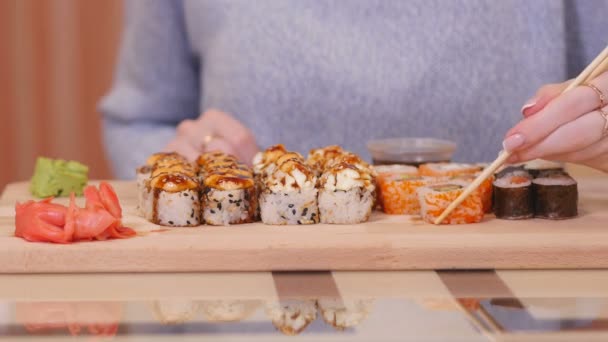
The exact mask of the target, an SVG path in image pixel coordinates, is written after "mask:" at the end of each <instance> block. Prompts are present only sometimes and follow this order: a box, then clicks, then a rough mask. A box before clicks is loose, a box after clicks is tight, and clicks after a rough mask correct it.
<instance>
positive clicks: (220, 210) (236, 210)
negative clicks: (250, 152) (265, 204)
mask: <svg viewBox="0 0 608 342" xmlns="http://www.w3.org/2000/svg"><path fill="white" fill-rule="evenodd" d="M242 167H243V168H242V169H239V168H229V169H216V170H211V171H209V173H208V174H207V176H206V177H205V180H204V182H203V191H202V202H201V204H202V208H203V209H202V210H203V221H204V222H205V223H207V224H210V225H215V226H220V225H223V226H227V225H231V224H242V223H251V222H254V220H255V217H256V213H257V210H258V198H257V195H256V188H255V182H254V180H253V173H252V172H251V171H250V170H249V169H248V168H247V167H246V166H242Z"/></svg>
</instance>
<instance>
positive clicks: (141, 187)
mask: <svg viewBox="0 0 608 342" xmlns="http://www.w3.org/2000/svg"><path fill="white" fill-rule="evenodd" d="M163 160H164V163H165V164H167V163H185V162H186V159H185V158H184V157H182V156H181V155H179V154H177V153H174V152H160V153H154V154H153V155H151V156H150V157H148V159H147V160H146V163H145V165H143V166H140V167H138V168H137V169H136V170H135V174H136V184H137V210H138V211H139V212H140V214H141V215H143V214H144V212H143V210H144V198H145V195H146V181H148V180H149V179H150V177H151V176H152V170H154V168H155V167H156V165H157V164H159V162H160V163H163Z"/></svg>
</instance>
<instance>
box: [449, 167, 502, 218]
mask: <svg viewBox="0 0 608 342" xmlns="http://www.w3.org/2000/svg"><path fill="white" fill-rule="evenodd" d="M480 173H481V172H478V173H476V174H474V175H468V174H467V175H459V176H455V177H452V179H454V180H462V181H465V182H467V185H468V184H469V183H471V182H473V181H474V180H475V178H477V176H479V174H480ZM493 182H494V176H490V177H488V178H487V179H485V180H484V181H483V182H482V183H481V184H480V185H479V187H478V188H477V189H476V190H475V191H477V192H478V193H479V196H481V202H482V203H483V212H484V213H491V212H492V210H493V209H492V201H493V185H492V183H493Z"/></svg>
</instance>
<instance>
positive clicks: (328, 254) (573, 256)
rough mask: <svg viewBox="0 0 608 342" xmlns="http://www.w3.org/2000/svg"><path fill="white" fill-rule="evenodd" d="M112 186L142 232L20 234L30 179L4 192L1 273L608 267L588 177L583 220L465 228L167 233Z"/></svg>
mask: <svg viewBox="0 0 608 342" xmlns="http://www.w3.org/2000/svg"><path fill="white" fill-rule="evenodd" d="M91 183H92V184H95V182H91ZM112 184H113V185H114V187H115V189H116V191H117V193H118V196H119V198H120V201H121V204H122V206H123V210H124V215H125V217H124V220H123V221H124V224H125V225H126V226H129V227H132V228H134V229H136V230H137V231H138V233H139V236H137V237H135V238H132V239H127V240H112V241H96V242H82V243H76V244H71V245H55V244H48V243H30V242H26V241H24V240H22V239H19V238H16V237H14V236H13V232H14V204H15V201H23V200H26V199H30V196H29V193H28V188H27V186H28V185H27V183H15V184H11V185H9V186H8V187H7V188H6V190H5V192H4V194H3V196H2V197H1V198H0V273H60V272H167V271H172V272H186V271H279V270H394V269H488V268H495V269H541V268H608V180H606V178H603V179H602V178H597V179H582V180H581V179H579V194H580V203H579V211H580V217H578V218H575V219H571V220H565V221H548V220H540V219H532V220H525V221H505V220H498V219H496V218H494V217H493V216H492V215H487V216H486V218H485V219H484V221H483V222H481V223H478V224H471V225H459V226H433V225H429V224H425V223H422V222H420V220H419V219H416V218H413V217H410V216H389V215H385V214H382V213H374V214H373V215H372V217H371V219H370V221H369V222H366V223H362V224H357V225H324V224H317V225H310V226H267V225H264V224H262V223H254V224H246V225H235V226H229V227H214V226H199V227H196V228H169V229H166V227H160V226H157V225H153V224H151V223H149V222H147V221H146V220H144V219H143V218H141V217H139V216H137V214H136V211H135V205H136V187H135V184H134V183H131V182H113V183H112ZM80 201H82V199H80ZM60 202H62V203H66V204H67V199H60ZM82 203H83V202H80V204H82Z"/></svg>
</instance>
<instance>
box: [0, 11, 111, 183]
mask: <svg viewBox="0 0 608 342" xmlns="http://www.w3.org/2000/svg"><path fill="white" fill-rule="evenodd" d="M122 10H123V8H122V0H0V118H1V119H0V151H1V152H0V191H1V190H2V189H3V188H4V186H5V185H6V184H7V183H8V182H12V181H17V180H25V179H28V178H29V177H30V176H31V174H32V172H33V166H34V162H35V160H36V157H37V156H49V157H53V158H63V159H72V160H78V161H81V162H83V163H85V164H87V165H89V167H90V170H91V171H90V177H91V178H107V177H110V176H111V175H110V173H109V168H108V165H107V162H106V160H105V156H104V152H103V148H102V142H101V132H100V117H99V114H98V112H97V111H96V106H97V102H98V101H99V99H100V97H101V96H103V94H104V93H105V92H106V91H107V89H108V88H109V86H110V84H111V80H112V73H113V68H114V64H115V57H116V53H117V48H118V44H119V41H120V32H121V23H122V19H123V18H122Z"/></svg>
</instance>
